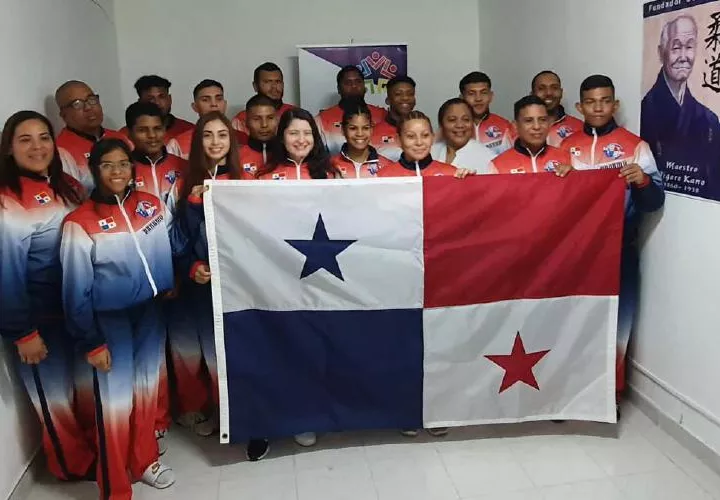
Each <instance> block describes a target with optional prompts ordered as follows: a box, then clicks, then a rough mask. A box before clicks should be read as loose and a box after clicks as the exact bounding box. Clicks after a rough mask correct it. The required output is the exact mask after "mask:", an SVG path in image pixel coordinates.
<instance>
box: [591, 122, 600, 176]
mask: <svg viewBox="0 0 720 500" xmlns="http://www.w3.org/2000/svg"><path fill="white" fill-rule="evenodd" d="M592 131H593V142H592V149H590V167H594V166H595V147H596V146H597V141H598V135H597V129H596V128H595V127H593V129H592Z"/></svg>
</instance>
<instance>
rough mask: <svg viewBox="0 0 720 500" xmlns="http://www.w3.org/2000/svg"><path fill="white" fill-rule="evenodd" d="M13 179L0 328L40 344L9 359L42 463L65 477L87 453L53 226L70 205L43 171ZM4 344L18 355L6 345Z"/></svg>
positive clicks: (77, 473) (5, 208)
mask: <svg viewBox="0 0 720 500" xmlns="http://www.w3.org/2000/svg"><path fill="white" fill-rule="evenodd" d="M62 175H64V176H65V177H66V180H67V181H68V182H70V184H71V185H73V186H74V187H75V189H76V190H77V192H78V194H84V189H83V188H82V186H80V184H79V183H78V182H77V181H75V180H74V179H73V178H71V177H70V176H69V175H67V174H62ZM19 181H20V189H21V194H20V195H18V194H16V193H15V192H13V191H11V190H10V189H8V188H4V189H2V190H0V296H1V297H2V299H0V335H2V338H3V339H5V340H7V341H10V342H14V343H15V344H18V345H20V344H22V343H24V342H29V341H31V340H33V339H35V338H37V337H38V336H40V337H41V338H42V340H43V342H44V343H45V346H46V347H47V349H48V353H47V357H46V358H45V359H44V360H43V361H41V362H40V363H39V364H37V365H28V364H24V363H21V362H20V360H19V359H16V360H17V364H18V368H19V372H20V376H21V378H22V381H23V384H24V385H25V388H26V390H27V393H28V396H29V397H30V400H31V401H32V403H33V406H34V408H35V410H36V412H37V414H38V417H39V419H40V422H41V423H42V427H43V449H44V451H45V456H46V458H47V463H48V468H49V469H50V472H51V473H52V474H53V475H54V476H55V477H57V478H59V479H64V480H70V479H74V478H79V477H82V476H85V475H86V474H87V473H88V472H89V469H90V467H91V465H92V463H93V462H94V459H95V454H94V452H93V450H92V448H91V446H90V443H89V442H88V441H86V439H85V435H84V434H83V432H82V430H81V426H80V424H79V423H78V421H77V419H76V416H75V412H74V409H73V370H72V365H73V360H74V346H73V342H72V339H71V337H70V336H69V335H68V334H67V331H66V330H65V328H64V325H63V318H62V286H61V279H62V271H61V267H60V257H59V251H60V228H61V225H62V221H63V219H64V217H65V216H66V215H67V214H68V213H69V212H70V211H71V210H72V209H73V208H75V207H74V206H71V205H66V204H65V203H64V202H63V200H62V199H61V198H58V197H56V195H55V192H54V191H53V188H52V187H51V186H50V184H49V179H48V178H46V177H43V176H40V175H36V174H33V173H30V172H23V173H21V175H20V178H19ZM8 352H9V353H10V354H11V355H12V356H13V357H15V358H18V356H17V353H16V349H15V347H14V346H13V347H12V348H11V350H9V351H8Z"/></svg>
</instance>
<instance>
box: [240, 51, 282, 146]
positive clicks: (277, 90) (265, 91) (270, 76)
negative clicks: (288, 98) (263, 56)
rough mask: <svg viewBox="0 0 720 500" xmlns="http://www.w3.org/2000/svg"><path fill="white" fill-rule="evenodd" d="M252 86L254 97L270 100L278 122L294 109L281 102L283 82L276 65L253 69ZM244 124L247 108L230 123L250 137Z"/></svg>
mask: <svg viewBox="0 0 720 500" xmlns="http://www.w3.org/2000/svg"><path fill="white" fill-rule="evenodd" d="M252 85H253V90H255V93H256V94H255V95H261V96H265V97H267V98H268V99H270V100H272V102H273V105H274V106H275V113H276V115H277V119H278V120H279V119H280V116H282V114H283V113H284V112H285V111H287V110H288V109H292V108H294V107H295V106H293V105H292V104H287V103H285V102H283V96H284V94H285V82H284V80H283V72H282V70H281V69H280V67H279V66H278V65H277V64H275V63H272V62H266V63H262V64H261V65H260V66H258V67H257V68H255V72H254V73H253V82H252ZM246 124H247V108H245V110H243V111H240V112H239V113H238V114H237V115H235V118H233V121H232V126H233V128H234V129H235V130H239V131H240V132H244V133H246V134H248V135H250V131H249V130H248V128H247V125H246Z"/></svg>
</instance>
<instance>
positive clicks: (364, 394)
mask: <svg viewBox="0 0 720 500" xmlns="http://www.w3.org/2000/svg"><path fill="white" fill-rule="evenodd" d="M422 316H423V313H422V310H421V309H404V310H397V309H396V310H378V311H272V312H269V311H259V310H245V311H238V312H232V313H225V314H224V321H225V331H226V332H235V334H229V335H226V336H225V350H226V352H228V353H232V363H228V365H227V380H228V400H229V410H230V412H229V418H230V428H231V429H233V432H232V434H231V442H233V443H242V442H245V441H246V440H248V439H250V438H258V437H266V438H273V437H285V436H291V435H294V434H298V433H301V432H307V431H314V432H336V431H343V430H351V429H372V428H377V429H402V428H420V427H422V414H423V412H422V405H423V396H422V392H423V325H422V322H423V319H422Z"/></svg>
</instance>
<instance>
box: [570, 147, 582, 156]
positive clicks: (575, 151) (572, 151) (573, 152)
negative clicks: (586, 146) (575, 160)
mask: <svg viewBox="0 0 720 500" xmlns="http://www.w3.org/2000/svg"><path fill="white" fill-rule="evenodd" d="M570 154H571V155H573V156H580V148H570Z"/></svg>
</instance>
